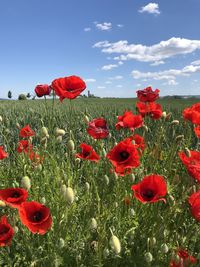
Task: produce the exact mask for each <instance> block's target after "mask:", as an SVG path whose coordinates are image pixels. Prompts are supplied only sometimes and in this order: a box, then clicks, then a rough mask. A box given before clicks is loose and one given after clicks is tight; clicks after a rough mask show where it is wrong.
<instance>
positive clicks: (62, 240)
mask: <svg viewBox="0 0 200 267" xmlns="http://www.w3.org/2000/svg"><path fill="white" fill-rule="evenodd" d="M58 246H59V247H60V248H63V247H64V246H65V241H64V239H63V238H60V239H59V243H58Z"/></svg>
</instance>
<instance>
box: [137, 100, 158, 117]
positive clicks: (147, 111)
mask: <svg viewBox="0 0 200 267" xmlns="http://www.w3.org/2000/svg"><path fill="white" fill-rule="evenodd" d="M136 106H137V108H138V111H139V113H140V114H141V115H142V117H144V116H146V115H149V116H150V117H151V118H152V119H155V120H158V119H160V118H161V117H162V107H161V105H160V104H157V103H155V102H149V103H143V102H137V104H136Z"/></svg>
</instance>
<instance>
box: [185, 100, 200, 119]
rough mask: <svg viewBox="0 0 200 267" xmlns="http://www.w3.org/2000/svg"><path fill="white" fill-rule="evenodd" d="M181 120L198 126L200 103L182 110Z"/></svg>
mask: <svg viewBox="0 0 200 267" xmlns="http://www.w3.org/2000/svg"><path fill="white" fill-rule="evenodd" d="M183 118H184V119H185V120H189V121H191V122H192V123H193V124H200V103H197V104H194V105H192V106H191V107H189V108H186V109H184V110H183Z"/></svg>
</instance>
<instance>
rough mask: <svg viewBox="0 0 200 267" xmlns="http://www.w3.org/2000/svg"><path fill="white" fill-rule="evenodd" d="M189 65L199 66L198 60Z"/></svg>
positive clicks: (199, 60) (199, 61)
mask: <svg viewBox="0 0 200 267" xmlns="http://www.w3.org/2000/svg"><path fill="white" fill-rule="evenodd" d="M191 64H192V65H195V66H198V65H200V59H198V60H195V61H193V62H192V63H191Z"/></svg>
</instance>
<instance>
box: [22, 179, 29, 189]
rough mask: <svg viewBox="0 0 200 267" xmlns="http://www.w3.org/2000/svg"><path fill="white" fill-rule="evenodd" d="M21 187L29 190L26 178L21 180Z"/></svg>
mask: <svg viewBox="0 0 200 267" xmlns="http://www.w3.org/2000/svg"><path fill="white" fill-rule="evenodd" d="M21 187H22V188H24V189H26V190H29V189H30V188H31V180H30V178H29V177H28V176H24V177H23V178H22V180H21Z"/></svg>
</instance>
